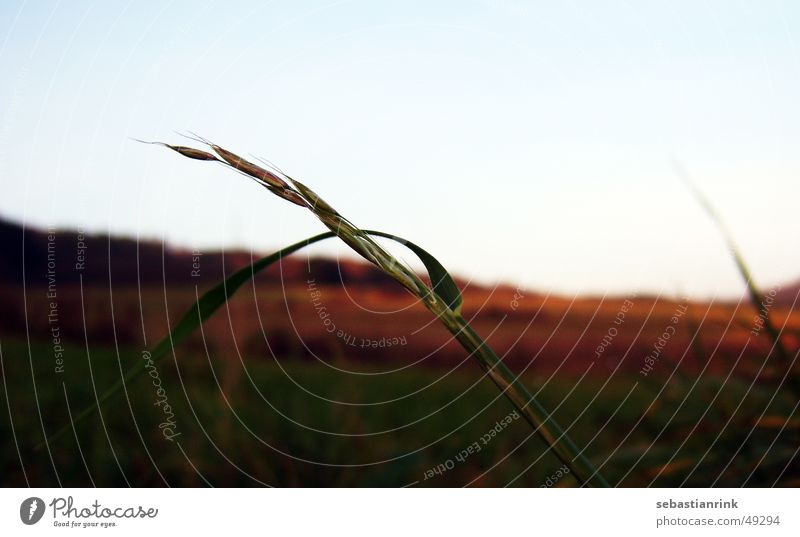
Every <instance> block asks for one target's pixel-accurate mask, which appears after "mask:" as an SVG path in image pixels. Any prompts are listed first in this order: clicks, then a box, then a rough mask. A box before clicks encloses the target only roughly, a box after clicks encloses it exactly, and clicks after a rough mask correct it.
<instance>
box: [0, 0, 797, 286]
mask: <svg viewBox="0 0 800 537" xmlns="http://www.w3.org/2000/svg"><path fill="white" fill-rule="evenodd" d="M556 4H557V5H556ZM799 6H800V4H798V3H797V2H791V1H785V2H770V1H758V2H755V1H753V2H731V1H725V2H698V1H687V2H666V1H665V2H632V1H631V2H598V1H592V2H559V3H556V2H513V1H473V2H467V1H465V2H455V1H454V2H366V1H340V2H322V1H309V2H297V1H273V2H255V1H253V2H230V1H226V2H223V1H218V2H217V1H208V2H203V1H196V0H195V1H185V2H183V1H180V2H165V3H162V2H136V1H134V2H129V3H125V2H100V1H97V2H80V1H69V2H61V3H59V2H16V1H13V0H12V1H5V2H3V3H2V4H0V73H2V81H3V83H2V85H0V118H2V119H1V120H0V183H1V184H2V196H0V214H2V215H4V216H6V217H11V218H16V219H24V220H25V221H26V222H28V223H29V224H31V225H47V224H50V223H55V224H60V225H69V226H83V227H84V228H86V229H87V230H96V231H103V232H104V231H106V230H111V231H114V232H119V233H125V234H129V235H134V236H136V235H138V236H142V237H148V238H152V237H156V238H159V239H164V240H167V241H169V242H171V243H174V244H178V245H182V246H187V247H202V248H210V247H213V246H219V247H224V248H233V247H246V248H254V249H256V250H259V251H263V250H269V249H272V248H273V247H277V246H280V245H284V244H286V243H289V242H293V241H295V240H298V239H301V238H303V237H305V236H307V235H310V234H313V233H316V232H318V231H319V230H320V229H321V224H319V223H318V222H317V221H316V220H315V219H314V218H313V216H312V215H310V214H307V213H305V212H304V211H302V210H300V209H299V208H297V207H294V206H291V205H289V204H287V203H285V202H283V201H282V200H279V199H277V198H274V197H272V196H269V195H268V194H267V193H266V192H265V191H262V190H259V189H258V188H257V187H256V186H254V185H253V184H251V183H249V182H247V181H246V180H244V179H243V178H241V177H240V176H238V175H236V174H233V173H230V172H228V171H226V170H224V169H223V168H221V167H219V166H213V165H208V164H205V163H198V162H193V161H188V160H185V159H182V158H179V157H178V156H177V155H174V154H172V153H170V152H168V151H165V150H161V149H159V148H157V147H153V146H144V145H140V144H136V143H134V142H132V141H130V139H129V138H130V137H137V138H146V139H158V140H164V141H180V138H178V137H177V136H176V135H174V134H173V130H182V131H186V130H192V131H195V132H198V133H200V134H202V135H204V136H206V137H208V138H211V139H213V140H215V141H217V142H218V143H220V144H222V145H226V146H228V147H229V148H230V149H232V150H236V151H240V152H242V153H244V154H248V153H250V154H255V155H258V156H261V157H265V158H268V159H270V160H272V161H274V162H275V163H277V164H279V165H280V166H281V167H282V168H283V169H285V170H286V171H287V172H289V173H291V174H292V175H294V176H296V177H298V178H301V179H303V180H304V181H305V182H306V183H307V184H309V185H310V186H312V187H313V188H315V189H316V190H317V191H318V192H319V193H320V194H321V195H323V197H325V198H326V199H327V200H328V201H329V202H330V203H331V204H332V205H334V206H335V207H337V208H338V209H339V210H340V212H342V213H343V214H345V215H346V216H348V217H349V218H350V219H351V220H353V221H354V222H355V223H357V224H359V225H361V226H363V227H371V228H378V229H382V230H386V231H390V232H394V233H397V234H400V235H403V236H405V237H407V238H409V239H412V240H415V241H416V242H418V243H420V244H421V245H423V246H424V247H425V248H427V249H429V250H430V251H431V252H432V253H434V254H435V255H437V256H438V257H439V258H440V259H441V260H442V261H443V262H444V263H445V265H446V266H448V267H449V268H451V269H452V270H453V271H455V272H459V273H461V274H464V275H466V276H469V277H474V278H477V279H478V280H480V281H482V282H492V281H497V280H510V281H513V282H519V283H522V284H524V285H526V286H529V287H531V288H537V289H540V290H553V291H558V292H568V293H573V292H592V293H602V292H605V291H609V292H615V293H616V292H626V291H627V290H630V289H634V288H636V289H641V290H649V291H656V292H658V291H663V292H667V293H673V292H675V290H676V289H677V288H678V287H680V288H682V289H685V290H688V291H690V292H692V293H697V294H703V295H706V296H708V295H728V296H730V295H732V294H735V293H738V292H739V291H740V290H741V289H742V284H741V282H740V281H739V277H738V275H737V273H736V272H735V269H734V268H733V265H732V263H731V261H730V259H729V256H728V255H727V253H726V251H725V247H724V244H723V243H722V242H721V240H720V238H719V235H718V233H717V232H716V230H715V228H714V227H713V225H712V224H711V223H710V221H709V220H708V219H707V218H706V216H705V215H704V214H703V213H702V211H701V210H700V209H699V208H698V207H697V206H696V204H695V203H694V202H693V200H692V199H691V198H690V196H689V195H688V194H687V192H686V191H685V189H684V188H683V186H682V185H681V183H680V181H679V180H678V179H677V177H676V175H675V174H674V172H673V171H672V168H671V164H670V158H671V156H675V157H676V158H678V159H679V160H680V161H681V162H683V164H684V166H685V167H686V168H688V169H689V170H690V171H691V173H692V174H693V175H694V176H695V178H696V182H697V183H698V185H699V186H700V188H701V189H702V190H703V191H705V192H706V193H707V194H708V196H709V197H710V198H711V199H712V200H713V202H714V203H715V204H716V205H717V206H718V207H719V210H720V212H721V213H722V215H723V217H724V218H725V219H726V220H727V221H728V223H729V227H730V228H731V230H732V232H733V234H734V236H735V237H736V239H737V241H738V242H739V244H740V245H741V248H742V250H743V252H744V254H745V256H746V257H747V259H748V260H749V261H750V262H751V264H752V266H753V270H754V273H755V275H756V277H757V278H758V280H759V282H761V283H762V285H763V286H765V287H767V286H769V285H771V284H776V283H781V282H786V281H790V280H794V279H797V278H798V277H800V251H798V248H797V244H798V242H800V241H799V240H798V239H800V217H798V193H799V192H800V187H798V179H800V173H799V172H800V151H798V142H800V106H798V95H800V49H799V48H798V47H800V7H799ZM317 251H325V252H331V253H338V252H344V250H343V249H342V248H339V247H336V246H335V245H330V246H325V247H321V248H319V249H318V250H317Z"/></svg>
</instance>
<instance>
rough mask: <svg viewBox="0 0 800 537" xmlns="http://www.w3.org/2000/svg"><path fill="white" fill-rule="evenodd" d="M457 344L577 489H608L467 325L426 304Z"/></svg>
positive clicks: (445, 310) (439, 304) (437, 306)
mask: <svg viewBox="0 0 800 537" xmlns="http://www.w3.org/2000/svg"><path fill="white" fill-rule="evenodd" d="M426 305H427V306H428V309H430V310H431V311H432V312H433V313H434V314H436V315H437V317H438V318H439V319H440V320H441V322H442V323H443V324H444V325H445V326H446V327H447V329H448V330H449V331H450V332H451V333H452V334H453V335H454V336H455V338H456V339H457V340H458V342H459V343H461V345H462V346H463V347H464V348H465V349H466V350H467V351H468V352H469V353H470V355H471V356H473V357H475V359H476V360H477V361H478V364H480V366H481V368H482V369H483V370H484V371H486V374H487V375H488V376H489V378H491V379H492V381H493V382H494V383H495V385H497V387H498V388H500V391H501V392H502V393H503V395H505V396H506V397H507V398H508V400H509V401H511V403H512V404H513V405H514V407H515V408H516V409H517V410H518V411H519V412H520V414H522V416H523V417H524V418H525V420H526V421H527V422H528V423H530V425H531V426H532V427H533V428H534V430H535V431H536V433H537V434H538V435H539V436H540V437H541V438H542V439H543V440H544V441H545V443H547V445H548V446H550V447H551V448H552V450H553V452H554V453H555V455H556V456H557V457H558V458H559V459H560V460H561V462H562V463H564V464H566V465H567V467H569V468H570V470H571V471H572V473H573V475H574V476H575V478H576V479H577V480H578V482H579V483H580V484H581V485H585V486H589V487H609V486H610V485H609V484H608V482H607V481H606V480H605V479H604V478H603V476H602V475H600V473H599V472H598V471H597V470H596V469H595V467H594V465H592V463H591V461H589V459H588V458H586V457H585V456H584V455H583V452H582V451H581V450H579V449H578V446H576V445H575V443H574V442H573V441H572V440H571V439H570V437H569V436H568V435H567V433H566V432H565V431H564V430H563V429H562V428H561V426H560V425H559V424H558V423H557V422H556V421H555V419H554V418H553V416H552V414H550V413H548V412H547V410H545V408H544V407H543V406H542V405H541V403H539V401H537V400H536V398H535V397H534V396H533V395H532V394H531V393H530V392H529V391H528V390H527V388H525V385H524V384H522V382H520V380H519V377H517V376H516V375H514V373H512V372H511V370H510V369H509V368H508V367H507V366H506V365H505V364H504V363H503V361H502V360H501V359H500V358H499V357H498V356H497V354H495V352H494V351H493V350H492V349H491V347H489V345H488V344H487V343H486V342H485V341H483V339H481V337H480V336H479V335H478V334H477V333H476V332H475V331H474V330H473V329H472V327H471V326H470V325H469V323H467V321H466V320H465V319H464V318H463V317H462V316H461V315H459V314H457V313H455V312H453V311H452V310H450V309H449V308H447V307H446V306H444V305H443V304H442V302H441V301H435V302H433V303H426Z"/></svg>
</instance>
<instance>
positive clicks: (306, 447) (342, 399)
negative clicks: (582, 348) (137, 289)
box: [0, 337, 800, 487]
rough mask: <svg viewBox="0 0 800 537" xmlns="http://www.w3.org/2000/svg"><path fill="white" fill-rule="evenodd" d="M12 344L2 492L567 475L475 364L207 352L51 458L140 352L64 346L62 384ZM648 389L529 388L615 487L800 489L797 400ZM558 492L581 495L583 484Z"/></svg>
mask: <svg viewBox="0 0 800 537" xmlns="http://www.w3.org/2000/svg"><path fill="white" fill-rule="evenodd" d="M0 343H1V344H2V366H3V385H2V389H3V392H4V393H3V396H2V401H3V403H2V406H6V402H8V404H9V405H10V412H9V410H8V409H4V410H3V411H2V415H3V418H2V419H0V424H1V425H0V432H2V435H3V438H5V439H6V441H5V442H4V443H3V452H2V471H3V476H4V481H3V484H4V485H5V486H23V485H26V484H30V485H35V486H57V485H59V484H62V485H71V486H92V485H96V486H121V485H122V486H124V485H128V484H130V485H136V486H163V485H165V484H169V485H170V486H204V485H206V484H210V485H213V486H249V485H253V486H260V485H262V484H266V485H275V486H402V485H407V484H416V486H464V485H480V486H505V485H512V486H529V487H538V486H541V485H543V484H545V483H547V482H548V477H552V476H554V475H558V474H560V472H559V469H560V468H561V466H562V463H561V462H560V461H559V460H558V459H557V458H556V457H555V456H553V455H552V454H551V453H549V452H547V450H546V447H545V445H544V444H543V442H542V441H540V440H539V439H538V438H537V437H535V436H532V429H531V428H530V426H529V425H528V424H527V423H526V422H524V421H523V420H522V419H518V420H508V421H510V423H508V424H507V425H505V424H502V423H501V425H500V426H498V425H497V423H498V421H502V420H503V419H504V418H506V417H507V416H508V415H509V414H510V413H511V411H512V408H511V406H510V404H509V403H508V402H507V401H506V400H505V399H504V398H502V397H500V396H499V392H498V390H497V389H496V388H495V386H494V385H493V384H491V383H490V382H489V381H488V380H487V379H485V378H482V377H481V373H480V371H479V369H478V368H477V366H475V365H474V364H473V363H472V362H470V361H466V362H465V363H463V364H462V365H460V366H459V367H457V368H456V369H455V370H454V371H448V370H446V369H441V368H430V367H425V366H416V367H413V368H407V369H403V370H401V371H397V372H393V373H385V374H380V372H379V370H378V369H377V368H374V369H373V372H377V373H379V374H358V375H353V374H349V373H346V372H343V371H337V370H336V369H334V368H333V367H332V366H329V365H325V364H322V363H317V362H310V361H300V360H297V359H294V360H291V359H288V360H281V361H280V362H279V361H277V360H275V359H273V358H271V357H270V358H265V357H263V356H262V357H247V356H245V357H243V358H242V360H241V361H239V358H238V357H236V356H235V354H233V356H234V357H233V358H231V357H230V356H227V357H226V358H225V360H221V359H218V358H216V357H214V356H211V357H210V358H209V357H208V356H207V355H206V354H205V352H204V351H203V348H202V346H199V347H198V346H196V345H195V346H192V347H191V348H192V349H193V350H191V351H189V350H186V349H185V348H184V347H181V348H179V351H178V363H180V367H179V368H176V367H175V364H176V362H175V360H174V359H173V358H172V357H169V358H168V359H167V360H166V361H164V362H161V363H159V364H158V365H157V369H156V371H157V373H156V374H157V376H158V379H157V382H160V385H161V386H162V387H163V388H164V391H163V392H160V393H158V392H157V388H156V386H154V384H153V380H154V378H153V377H152V376H144V377H139V378H138V379H137V380H135V381H134V382H133V384H132V385H131V386H130V388H129V390H128V391H127V393H126V394H122V395H118V396H117V397H115V398H114V399H113V400H112V401H110V402H108V403H105V404H103V406H102V414H101V415H98V414H94V415H93V416H92V417H91V418H90V419H87V420H85V421H83V422H82V423H80V424H79V425H78V426H77V427H76V428H75V430H74V431H71V432H70V434H68V435H66V436H63V437H61V438H60V439H58V440H57V441H55V442H54V443H52V444H50V445H49V449H47V448H44V449H39V450H37V449H35V446H36V445H37V444H38V443H40V442H41V441H42V439H43V430H44V431H46V432H47V434H52V433H54V432H55V431H56V430H57V429H58V428H59V427H60V426H62V425H63V424H64V423H69V412H70V411H71V412H72V413H73V415H74V414H75V413H76V412H77V411H78V410H79V409H81V408H83V407H84V406H86V405H87V404H90V403H92V402H93V401H94V400H95V393H101V392H102V391H103V390H104V389H105V388H107V387H109V386H111V384H112V383H113V381H114V380H115V379H116V378H118V377H119V374H120V368H122V369H123V370H126V369H127V368H128V367H129V366H130V365H131V364H132V363H133V361H134V360H140V359H142V354H141V352H140V351H138V350H131V349H120V351H119V354H118V353H117V351H116V350H115V349H113V348H102V347H99V346H96V345H92V346H91V347H90V349H91V353H90V356H87V352H86V348H85V347H81V346H79V345H67V346H65V351H64V359H65V362H64V372H63V373H56V372H55V371H54V367H55V366H54V358H53V352H52V347H51V345H50V343H49V342H45V343H39V342H32V343H31V345H30V347H29V346H28V344H27V343H26V342H24V341H21V340H19V339H18V338H11V337H2V338H0ZM336 367H337V368H340V369H348V368H351V369H353V370H357V371H359V372H361V373H364V372H365V370H366V369H367V368H366V366H365V365H364V364H363V363H353V364H349V363H348V362H347V361H342V362H337V364H336ZM32 379H35V383H34V382H33V380H32ZM637 380H638V379H637V378H632V377H630V376H626V377H613V378H612V380H611V381H610V382H608V383H607V384H605V385H602V384H601V383H599V382H596V381H594V380H593V379H592V378H591V377H590V376H587V377H585V378H583V379H582V380H581V381H580V382H579V381H578V380H577V379H576V380H560V379H558V378H553V379H547V378H541V377H537V376H535V375H532V376H529V377H527V378H526V379H525V382H526V383H527V385H528V386H531V387H533V388H535V389H541V392H540V394H539V395H540V397H541V400H542V402H543V403H544V404H545V405H546V407H547V408H548V409H557V410H556V412H555V414H556V417H557V419H558V421H559V422H560V423H561V424H562V425H563V426H564V427H565V428H568V432H569V434H570V435H571V436H572V437H573V439H574V440H575V441H576V443H577V444H578V445H579V446H581V447H584V446H585V447H586V454H587V455H588V456H589V457H590V458H591V459H592V461H593V462H594V463H595V464H596V465H598V466H600V469H601V471H602V472H603V474H604V475H605V476H606V478H607V479H608V480H609V481H610V482H611V483H612V484H620V485H623V486H626V485H627V486H632V485H637V486H642V485H650V484H652V485H655V486H665V485H673V486H674V485H681V484H685V485H694V486H708V485H711V484H716V485H718V486H723V485H728V486H740V485H743V484H744V485H748V486H756V485H758V486H769V485H772V484H773V483H775V482H776V481H777V484H778V485H791V484H794V485H796V484H797V477H798V471H797V469H796V468H794V466H793V465H795V466H796V458H795V460H794V461H792V459H793V458H794V456H795V454H796V449H797V446H798V445H800V441H798V424H797V419H796V418H794V415H793V414H792V408H793V406H794V403H792V402H791V401H790V400H788V399H785V398H783V397H780V396H779V397H776V398H774V400H772V401H770V399H771V398H772V393H773V391H772V390H771V389H769V388H768V387H765V388H763V389H762V388H759V387H757V386H754V387H753V388H749V382H748V381H746V380H741V379H739V380H734V379H728V380H727V382H723V381H722V380H721V379H718V378H706V377H704V378H700V379H699V380H698V379H695V378H683V377H681V376H679V375H677V374H676V375H675V376H674V377H673V378H672V380H671V381H670V382H669V383H668V384H667V386H666V387H664V386H661V385H655V384H647V383H644V382H639V383H638V384H635V383H636V381H637ZM662 388H663V390H662ZM67 400H68V402H69V410H68V408H67V404H66V401H67ZM159 401H161V403H162V404H161V405H158V404H156V403H157V402H159ZM654 401H655V402H654ZM164 402H168V404H169V405H170V407H171V408H170V409H169V410H170V411H171V412H172V413H173V414H174V418H173V422H174V426H170V427H171V428H172V429H174V431H172V432H173V433H179V434H178V436H175V437H174V438H173V439H172V440H168V439H166V438H165V435H164V434H163V432H162V431H163V429H162V428H160V427H159V424H163V423H167V421H166V420H167V418H168V416H167V415H166V414H165V412H164V406H163V403H164ZM762 413H763V414H764V418H762V419H761V420H760V422H759V421H758V418H759V416H760V415H761V414H762ZM9 417H12V418H13V428H12V422H11V421H10V420H9ZM787 418H792V419H788V420H787ZM493 428H498V429H499V432H496V434H491V430H492V429H493ZM485 435H488V436H485ZM482 439H485V441H482ZM476 445H477V446H479V447H480V449H476V448H475V446H476ZM470 446H473V448H472V449H469V448H470ZM787 465H788V469H787ZM23 468H24V471H23ZM434 468H438V470H437V471H433V469H434ZM426 476H427V478H426ZM553 481H556V483H555V485H556V486H574V485H575V484H576V482H575V481H574V480H573V479H572V477H571V476H569V475H565V476H562V477H560V478H559V479H556V480H553V479H551V480H550V483H551V484H552V483H553Z"/></svg>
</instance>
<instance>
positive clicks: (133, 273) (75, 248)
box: [0, 219, 404, 292]
mask: <svg viewBox="0 0 800 537" xmlns="http://www.w3.org/2000/svg"><path fill="white" fill-rule="evenodd" d="M0 248H2V251H3V252H4V255H3V256H2V257H0V283H6V284H16V285H19V284H21V283H22V277H23V274H24V276H25V281H26V284H27V285H28V286H41V285H46V284H47V282H48V272H49V271H50V272H54V273H55V277H56V280H57V282H58V284H59V285H62V284H77V283H78V281H79V278H80V277H81V276H82V277H83V283H84V285H97V284H105V285H108V284H109V283H111V284H113V285H137V284H138V285H142V286H145V287H151V286H159V287H160V286H162V285H165V284H166V285H171V286H174V285H195V284H197V285H203V286H206V285H207V284H211V283H218V282H220V281H221V280H222V279H224V277H225V275H226V274H227V275H230V274H231V273H232V272H233V271H235V270H237V269H239V268H242V267H244V266H247V265H248V264H249V263H252V261H253V260H254V256H252V255H251V253H250V252H247V251H242V250H235V251H224V252H222V251H216V250H208V251H207V250H203V251H195V252H193V251H189V250H182V249H176V248H173V247H171V246H169V245H165V244H161V243H157V242H152V241H137V240H134V239H131V238H122V237H115V236H107V235H86V236H84V235H81V234H80V233H79V232H78V231H75V230H54V231H53V232H52V233H51V232H50V231H48V230H42V229H34V228H23V227H22V226H20V225H19V224H16V223H12V222H9V221H7V220H3V219H0ZM258 256H259V254H255V258H257V257H258ZM309 273H313V274H314V278H315V280H316V281H317V283H318V284H321V285H325V284H335V283H346V284H352V285H359V284H360V285H380V286H384V285H386V284H387V283H390V284H391V285H390V286H389V288H390V289H393V288H394V287H395V286H396V287H397V289H398V292H404V291H403V290H402V288H400V286H399V285H397V284H396V283H394V282H390V281H389V280H390V279H389V278H388V277H387V276H385V275H384V274H383V273H382V272H380V270H378V269H377V268H375V267H372V266H371V265H369V264H367V263H361V262H357V261H350V260H345V261H342V260H333V259H327V258H319V257H317V258H311V260H310V261H307V260H306V258H305V257H304V256H294V257H289V258H286V259H284V260H283V261H282V262H281V263H280V264H279V265H276V266H275V267H272V268H271V269H269V270H267V271H265V272H264V273H263V275H260V276H259V279H261V280H270V281H276V282H279V281H283V282H284V283H286V284H292V283H299V282H305V281H306V279H307V276H308V274H309ZM50 275H51V276H52V274H50Z"/></svg>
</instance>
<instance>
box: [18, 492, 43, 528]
mask: <svg viewBox="0 0 800 537" xmlns="http://www.w3.org/2000/svg"><path fill="white" fill-rule="evenodd" d="M43 516H44V500H42V499H41V498H37V497H36V496H34V497H32V498H28V499H27V500H25V501H24V502H22V504H21V505H20V506H19V518H20V519H22V523H23V524H27V525H28V526H32V525H33V524H36V523H37V522H39V521H40V520H41V519H42V517H43Z"/></svg>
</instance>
